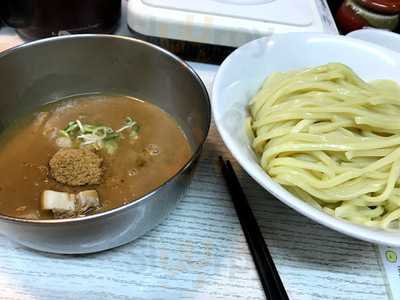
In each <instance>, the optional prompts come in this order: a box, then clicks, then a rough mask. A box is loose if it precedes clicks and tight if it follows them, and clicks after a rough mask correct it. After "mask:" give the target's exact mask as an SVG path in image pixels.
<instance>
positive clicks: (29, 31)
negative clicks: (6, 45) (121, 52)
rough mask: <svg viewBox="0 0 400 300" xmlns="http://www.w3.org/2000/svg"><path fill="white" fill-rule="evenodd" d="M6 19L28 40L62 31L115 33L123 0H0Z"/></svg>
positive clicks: (71, 32) (3, 16)
mask: <svg viewBox="0 0 400 300" xmlns="http://www.w3.org/2000/svg"><path fill="white" fill-rule="evenodd" d="M0 2H1V12H2V19H3V21H4V22H5V23H6V24H7V25H8V26H11V27H15V28H16V30H17V32H18V33H19V34H20V35H21V36H22V37H24V38H26V39H28V40H34V39H39V38H44V37H50V36H57V35H62V34H79V33H112V32H113V31H114V30H115V29H116V28H117V27H118V23H119V19H120V16H121V0H0Z"/></svg>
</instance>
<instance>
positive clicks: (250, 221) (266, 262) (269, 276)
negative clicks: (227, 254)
mask: <svg viewBox="0 0 400 300" xmlns="http://www.w3.org/2000/svg"><path fill="white" fill-rule="evenodd" d="M219 160H220V163H221V169H222V174H223V175H224V178H225V181H226V183H227V186H228V189H229V192H230V194H231V197H232V202H233V205H234V207H235V210H236V213H237V215H238V218H239V221H240V224H241V226H242V229H243V232H244V235H245V237H246V240H247V243H248V245H249V249H250V252H251V255H252V257H253V260H254V263H255V265H256V268H257V272H258V275H259V277H260V281H261V284H262V286H263V289H264V292H265V295H266V297H267V299H268V300H270V299H271V300H281V299H285V300H288V299H289V297H288V295H287V293H286V290H285V287H284V286H283V284H282V281H281V278H280V277H279V273H278V270H277V269H276V267H275V264H274V262H273V260H272V257H271V254H270V252H269V250H268V247H267V245H266V244H265V240H264V238H263V236H262V234H261V231H260V227H259V226H258V224H257V221H256V219H255V217H254V214H253V211H252V210H251V207H250V205H249V202H248V201H247V198H246V196H245V194H244V192H243V190H242V187H241V186H240V182H239V180H238V178H237V176H236V173H235V171H234V170H233V167H232V164H231V163H230V161H229V160H227V161H226V162H225V161H224V159H223V158H222V157H221V156H220V157H219Z"/></svg>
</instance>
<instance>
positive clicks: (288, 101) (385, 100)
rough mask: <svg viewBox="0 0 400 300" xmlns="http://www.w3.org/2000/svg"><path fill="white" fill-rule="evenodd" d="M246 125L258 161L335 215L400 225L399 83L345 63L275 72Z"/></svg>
mask: <svg viewBox="0 0 400 300" xmlns="http://www.w3.org/2000/svg"><path fill="white" fill-rule="evenodd" d="M249 112H250V118H249V120H248V122H247V123H246V124H247V125H246V126H247V129H248V132H249V136H250V137H251V139H252V143H253V144H252V146H253V149H254V151H255V152H256V153H257V155H258V156H259V159H260V165H261V166H262V168H263V169H264V170H265V171H266V172H267V173H268V174H269V176H270V177H271V178H272V179H273V180H275V181H276V182H278V183H280V184H282V185H284V186H285V187H286V188H287V189H288V190H289V191H290V192H292V193H294V194H296V195H297V196H298V197H299V198H301V199H303V200H304V201H305V202H307V203H309V204H310V205H313V206H314V207H317V208H319V209H321V210H323V211H325V212H327V213H328V214H330V215H333V216H335V217H337V218H342V219H345V220H348V221H350V222H353V223H357V224H362V225H366V226H371V227H377V228H383V229H385V230H399V229H400V180H399V177H400V87H399V86H398V85H397V84H396V83H395V82H393V81H389V80H381V81H374V82H371V83H366V82H364V81H363V80H361V79H360V78H359V77H358V76H357V75H356V74H355V73H354V72H353V71H352V70H351V69H350V68H348V67H347V66H345V65H343V64H338V63H331V64H327V65H323V66H319V67H316V68H311V69H305V70H299V71H290V72H287V73H274V74H272V75H271V76H269V77H268V78H267V79H266V80H265V82H264V83H263V85H262V87H261V89H260V90H259V91H258V93H257V94H256V95H255V96H254V97H253V99H252V100H251V102H250V104H249Z"/></svg>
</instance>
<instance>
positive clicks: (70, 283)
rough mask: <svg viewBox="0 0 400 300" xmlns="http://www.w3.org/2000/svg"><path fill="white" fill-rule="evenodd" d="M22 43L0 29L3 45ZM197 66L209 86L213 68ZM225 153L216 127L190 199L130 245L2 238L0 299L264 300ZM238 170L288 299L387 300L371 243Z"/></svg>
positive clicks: (0, 237)
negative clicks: (63, 250) (93, 249)
mask: <svg viewBox="0 0 400 300" xmlns="http://www.w3.org/2000/svg"><path fill="white" fill-rule="evenodd" d="M122 33H124V31H123V32H122ZM126 33H127V31H126ZM19 43H21V40H20V39H19V38H18V37H17V36H16V34H15V32H14V31H13V30H11V29H9V28H3V29H2V30H0V50H3V49H6V48H9V47H10V46H13V45H16V44H19ZM193 66H194V68H195V69H196V70H197V71H198V73H199V75H200V77H201V78H202V79H203V81H204V82H205V84H206V86H207V87H208V89H210V87H211V85H212V79H213V76H214V73H215V70H216V67H213V66H207V65H200V64H193ZM219 155H223V156H224V157H225V158H229V159H232V157H231V155H230V154H229V152H228V150H227V149H226V147H225V146H224V144H223V142H222V141H221V139H220V137H219V135H218V133H217V131H216V128H215V126H214V125H213V126H212V127H211V131H210V135H209V138H208V140H207V142H206V144H205V147H204V151H203V154H202V157H201V160H200V163H199V164H198V167H197V169H196V172H195V176H194V178H193V182H192V184H191V186H190V188H189V190H188V192H187V195H186V197H185V198H184V199H183V200H182V201H181V202H180V204H179V205H178V207H177V208H176V209H175V211H173V212H172V213H171V214H170V216H169V217H168V219H167V220H166V221H165V222H163V223H162V224H161V225H159V226H158V227H157V228H155V229H154V230H152V231H151V232H149V233H148V234H146V235H145V236H143V237H142V238H140V239H138V240H136V241H134V242H132V243H130V244H128V245H125V246H122V247H119V248H116V249H113V250H110V251H106V252H102V253H98V254H92V255H74V256H63V255H53V254H44V253H40V252H35V251H31V250H29V249H27V248H24V247H22V246H20V245H18V244H15V243H13V242H11V241H9V240H8V239H6V238H5V237H2V236H0V299H13V300H14V299H18V300H23V299H264V294H263V291H262V289H261V285H260V282H259V280H258V276H257V273H256V270H255V267H254V264H253V261H252V258H251V256H250V253H249V249H248V247H247V244H246V241H245V238H244V236H243V232H242V230H241V228H240V224H239V222H238V219H237V216H236V213H235V211H234V208H233V206H232V203H231V200H230V196H229V193H228V192H227V190H226V187H225V184H224V180H223V178H222V176H221V172H220V170H219V166H218V162H217V158H218V156H219ZM235 167H236V170H237V173H238V176H239V178H240V181H241V183H242V185H243V188H244V190H245V193H246V194H247V196H248V198H249V201H250V203H251V206H252V208H253V209H254V212H255V214H256V217H257V221H258V223H259V225H260V227H261V230H262V233H263V235H264V238H265V240H266V242H267V244H268V246H269V248H270V251H271V253H272V256H273V259H274V261H275V263H276V265H277V268H278V270H279V273H280V275H281V277H282V280H283V283H284V285H285V287H286V289H287V291H288V294H289V296H290V298H291V299H296V300H302V299H332V300H333V299H335V300H338V299H346V300H350V299H354V300H366V299H374V300H380V299H382V300H383V299H388V294H387V291H386V286H385V280H384V275H383V273H382V271H381V268H380V265H379V260H378V258H377V254H376V249H375V246H374V245H372V244H369V243H366V242H362V241H357V240H355V239H352V238H350V237H347V236H344V235H342V234H339V233H336V232H334V231H332V230H330V229H327V228H325V227H323V226H321V225H319V224H317V223H315V222H313V221H311V220H309V219H307V218H305V217H303V216H301V215H300V214H298V213H297V212H295V211H293V210H292V209H290V208H288V207H286V206H285V205H283V204H282V203H280V202H279V201H278V200H277V199H275V198H274V197H273V196H271V195H270V194H269V193H268V192H266V191H265V190H263V189H262V188H261V187H260V186H258V185H257V184H256V183H255V182H254V181H253V180H252V179H250V178H249V177H248V176H247V175H246V174H245V173H244V172H243V171H242V170H241V169H240V168H239V167H238V166H237V165H235Z"/></svg>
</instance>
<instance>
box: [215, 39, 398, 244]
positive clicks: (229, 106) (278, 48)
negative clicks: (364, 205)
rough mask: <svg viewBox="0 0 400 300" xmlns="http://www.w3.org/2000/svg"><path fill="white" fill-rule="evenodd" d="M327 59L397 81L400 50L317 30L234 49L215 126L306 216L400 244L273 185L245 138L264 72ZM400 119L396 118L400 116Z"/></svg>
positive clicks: (256, 173)
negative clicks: (253, 99)
mask: <svg viewBox="0 0 400 300" xmlns="http://www.w3.org/2000/svg"><path fill="white" fill-rule="evenodd" d="M329 62H341V63H344V64H346V65H348V66H350V67H351V68H352V69H353V70H354V71H355V72H357V74H359V75H360V76H361V77H362V78H363V79H365V80H373V79H393V80H396V81H398V82H400V54H398V53H396V52H394V51H391V50H389V49H386V48H383V47H380V46H377V45H375V44H372V43H368V42H364V41H360V40H356V39H352V38H349V37H342V36H334V35H327V34H316V33H288V34H277V35H272V36H270V37H265V38H262V39H258V40H255V41H252V42H250V43H248V44H246V45H244V46H242V47H240V48H239V49H237V50H236V51H234V52H233V53H232V54H231V55H230V56H229V57H228V58H227V59H226V60H225V61H224V63H223V64H222V65H221V67H220V69H219V71H218V74H217V75H216V78H215V82H214V87H213V92H212V108H213V114H214V119H215V122H216V125H217V128H218V130H219V132H220V134H221V136H222V139H223V140H224V142H225V144H226V146H227V147H228V148H229V150H230V151H231V152H232V154H233V156H234V157H235V158H236V159H237V161H238V162H239V163H240V165H241V166H242V167H243V168H244V169H245V170H246V172H247V173H249V174H250V176H251V177H253V178H254V179H255V180H256V181H257V182H258V183H259V184H260V185H261V186H263V187H264V188H265V189H267V190H268V191H269V192H270V193H271V194H273V195H274V196H275V197H276V198H278V199H279V200H281V201H282V202H283V203H285V204H287V205H288V206H290V207H291V208H293V209H295V210H297V211H298V212H300V213H301V214H303V215H305V216H307V217H309V218H310V219H312V220H314V221H316V222H318V223H321V224H323V225H325V226H327V227H329V228H332V229H334V230H337V231H339V232H342V233H344V234H347V235H350V236H353V237H355V238H359V239H362V240H366V241H370V242H373V243H379V244H386V245H391V246H400V233H396V232H386V231H383V230H378V229H372V228H368V227H364V226H359V225H355V224H351V223H349V222H347V221H344V220H340V219H336V218H334V217H331V216H330V215H328V214H326V213H324V212H322V211H320V210H318V209H316V208H313V207H312V206H310V205H308V204H306V203H305V202H303V201H302V200H301V199H299V198H297V197H296V196H294V195H292V194H291V193H289V192H288V191H286V190H285V189H284V188H283V187H282V186H281V185H279V184H277V183H275V182H274V181H272V180H271V178H270V177H269V176H268V175H267V174H266V173H265V172H264V171H263V170H262V168H261V167H260V166H259V165H258V163H257V159H256V157H255V155H254V153H253V151H252V150H251V147H250V144H249V139H248V138H247V136H246V133H245V129H244V122H245V118H246V116H247V110H246V106H247V103H248V101H249V100H250V98H251V97H252V96H253V95H254V94H255V93H256V92H257V90H258V89H259V88H260V86H261V83H262V82H263V80H264V79H265V77H266V76H268V75H269V74H271V73H272V72H276V71H288V70H291V69H299V68H305V67H313V66H318V65H321V64H325V63H329ZM399 117H400V116H399Z"/></svg>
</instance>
